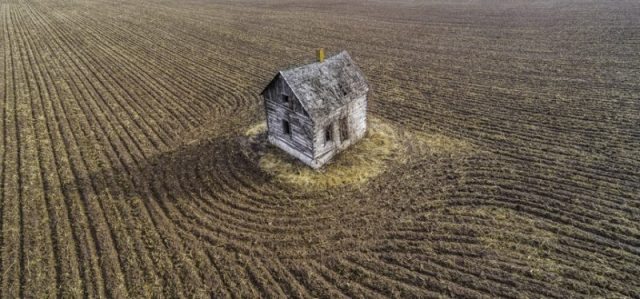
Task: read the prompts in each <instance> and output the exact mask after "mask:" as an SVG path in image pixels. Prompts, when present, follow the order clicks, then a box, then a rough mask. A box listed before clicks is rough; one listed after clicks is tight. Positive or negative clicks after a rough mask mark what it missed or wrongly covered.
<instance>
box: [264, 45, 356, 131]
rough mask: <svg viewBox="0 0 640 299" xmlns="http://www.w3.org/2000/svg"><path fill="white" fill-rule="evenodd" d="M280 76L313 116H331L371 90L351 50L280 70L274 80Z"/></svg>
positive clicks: (317, 117) (315, 117) (313, 117)
mask: <svg viewBox="0 0 640 299" xmlns="http://www.w3.org/2000/svg"><path fill="white" fill-rule="evenodd" d="M278 76H282V78H283V79H284V80H285V81H286V82H287V84H288V85H289V87H290V88H291V90H292V91H293V93H294V95H295V96H296V98H298V100H299V101H300V104H302V106H303V107H304V109H305V110H306V111H307V113H309V115H310V116H311V119H320V118H323V117H325V116H328V115H329V114H331V112H333V111H335V110H336V109H338V108H340V107H342V106H344V105H346V104H348V103H350V102H351V101H353V100H354V99H356V98H359V97H361V96H364V95H366V94H367V92H368V91H369V87H368V85H367V82H366V80H365V78H364V75H363V74H362V72H361V71H360V68H358V67H357V66H356V65H355V63H354V62H353V60H352V59H351V56H349V53H347V51H342V52H340V53H339V54H337V55H335V56H332V57H329V58H327V59H325V60H324V61H323V62H315V63H311V64H308V65H304V66H300V67H296V68H292V69H289V70H286V71H280V72H279V73H278V74H277V75H276V76H275V77H274V78H273V80H271V82H273V81H275V80H276V79H277V78H278ZM271 82H270V83H269V84H268V85H267V87H266V88H265V90H266V89H267V88H268V87H269V86H270V85H271ZM263 93H264V91H263Z"/></svg>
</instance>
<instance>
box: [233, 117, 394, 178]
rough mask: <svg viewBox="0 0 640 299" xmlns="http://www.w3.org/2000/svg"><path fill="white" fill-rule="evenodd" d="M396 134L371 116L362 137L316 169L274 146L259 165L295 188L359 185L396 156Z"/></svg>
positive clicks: (260, 127) (258, 129)
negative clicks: (366, 130)
mask: <svg viewBox="0 0 640 299" xmlns="http://www.w3.org/2000/svg"><path fill="white" fill-rule="evenodd" d="M264 129H265V126H264V124H258V125H255V126H253V127H251V128H250V129H249V130H247V132H246V135H249V136H250V135H255V134H258V133H260V132H261V131H264ZM398 136H399V134H398V133H397V132H396V129H395V128H394V127H392V126H391V125H389V124H386V123H383V122H382V121H380V120H378V119H372V120H370V121H369V129H368V132H367V135H366V136H365V137H364V138H362V140H360V141H359V142H358V143H356V144H355V145H353V146H352V147H350V148H348V149H346V150H345V151H343V152H341V153H340V154H338V155H337V156H336V157H335V158H334V159H333V161H331V162H330V163H329V164H327V165H326V166H325V167H323V168H321V169H319V170H313V169H311V168H310V167H308V166H306V165H304V164H302V163H301V162H299V161H297V160H295V159H294V158H291V157H289V156H288V155H287V154H286V153H284V152H282V151H281V150H279V149H277V148H275V147H269V150H268V151H267V152H266V153H265V154H264V155H263V156H262V157H260V161H259V165H260V168H261V169H262V170H264V171H265V172H267V173H269V174H271V175H273V176H274V177H275V178H276V179H277V180H279V181H281V182H283V183H287V184H290V185H292V186H295V187H300V188H306V189H326V188H335V187H339V186H344V185H358V184H362V183H364V182H366V181H367V180H369V179H370V178H372V177H375V176H377V175H379V174H380V173H381V172H383V171H384V169H385V166H386V164H387V162H388V161H390V160H395V159H397V157H398V156H399V153H400V152H402V151H403V150H404V149H403V148H402V147H401V145H400V143H399V138H398Z"/></svg>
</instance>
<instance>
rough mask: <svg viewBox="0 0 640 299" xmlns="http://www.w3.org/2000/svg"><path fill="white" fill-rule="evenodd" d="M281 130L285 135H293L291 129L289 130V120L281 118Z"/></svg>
mask: <svg viewBox="0 0 640 299" xmlns="http://www.w3.org/2000/svg"><path fill="white" fill-rule="evenodd" d="M282 132H283V133H284V135H287V136H292V135H293V131H292V130H291V122H290V121H289V120H286V119H282Z"/></svg>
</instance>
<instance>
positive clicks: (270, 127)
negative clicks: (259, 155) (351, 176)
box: [261, 49, 369, 169]
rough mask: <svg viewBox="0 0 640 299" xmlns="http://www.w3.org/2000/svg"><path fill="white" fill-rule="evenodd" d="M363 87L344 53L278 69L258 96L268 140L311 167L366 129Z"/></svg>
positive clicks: (321, 53)
mask: <svg viewBox="0 0 640 299" xmlns="http://www.w3.org/2000/svg"><path fill="white" fill-rule="evenodd" d="M368 91H369V87H368V86H367V82H366V80H365V78H364V75H363V74H362V72H361V71H360V69H359V68H358V67H357V66H356V65H355V63H354V62H353V60H351V57H350V56H349V53H347V52H346V51H342V52H341V53H339V54H337V55H335V56H333V57H329V58H327V59H324V50H323V49H320V50H318V61H317V62H315V63H311V64H308V65H304V66H301V67H296V68H293V69H289V70H285V71H280V72H278V74H276V76H275V77H274V78H273V79H272V80H271V82H270V83H269V84H268V85H267V86H266V87H265V89H264V90H263V91H262V93H261V95H262V96H263V98H264V107H265V111H266V113H267V134H268V138H269V141H270V142H271V143H272V144H274V145H275V146H277V147H279V148H281V149H282V150H284V151H286V152H287V153H289V154H291V155H293V156H294V157H296V158H298V159H299V160H301V161H302V162H304V163H305V164H307V165H309V166H311V167H312V168H314V169H317V168H320V167H322V166H323V165H324V164H326V163H327V162H328V161H329V160H330V159H331V158H332V157H333V156H335V155H336V154H337V153H338V152H340V151H342V150H344V149H345V148H347V147H349V146H350V145H352V144H354V143H356V142H357V141H358V140H359V139H360V138H362V137H363V136H364V135H365V132H366V129H367V122H366V117H367V115H366V113H367V92H368Z"/></svg>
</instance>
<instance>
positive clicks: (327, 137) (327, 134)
mask: <svg viewBox="0 0 640 299" xmlns="http://www.w3.org/2000/svg"><path fill="white" fill-rule="evenodd" d="M331 129H332V128H331V125H329V126H328V127H326V128H325V129H324V143H327V142H329V141H332V140H333V138H332V136H331V135H333V134H332V133H333V132H332V130H331Z"/></svg>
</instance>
